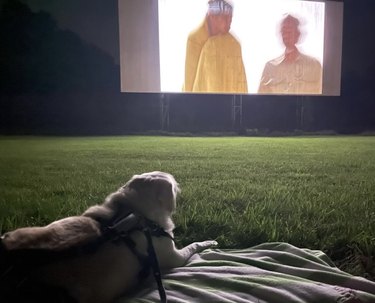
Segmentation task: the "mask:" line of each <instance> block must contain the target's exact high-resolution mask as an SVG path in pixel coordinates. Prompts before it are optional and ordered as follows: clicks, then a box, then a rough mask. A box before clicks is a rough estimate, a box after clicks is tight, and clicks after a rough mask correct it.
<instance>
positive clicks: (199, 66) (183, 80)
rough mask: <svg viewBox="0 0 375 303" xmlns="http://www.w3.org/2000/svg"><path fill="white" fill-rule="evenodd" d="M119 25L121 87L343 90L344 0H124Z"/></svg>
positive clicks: (315, 92) (265, 91)
mask: <svg viewBox="0 0 375 303" xmlns="http://www.w3.org/2000/svg"><path fill="white" fill-rule="evenodd" d="M211 1H212V0H211ZM221 2H225V3H224V4H225V5H226V4H228V5H229V6H220V5H221V4H220V3H221ZM215 5H216V6H215ZM217 5H219V6H217ZM222 7H227V8H228V9H221V8H222ZM220 22H221V23H220ZM223 23H225V24H226V26H227V27H229V28H230V30H229V32H227V31H225V30H223V31H221V32H220V24H223ZM119 27H120V28H119V33H120V65H121V91H122V92H142V93H144V92H156V93H157V92H162V93H220V94H270V95H279V94H280V95H324V96H338V95H340V84H341V83H340V82H341V53H342V27H343V3H342V2H338V1H301V0H252V1H249V0H227V1H223V0H214V1H212V2H210V4H208V1H207V0H189V1H186V0H158V1H156V0H119Z"/></svg>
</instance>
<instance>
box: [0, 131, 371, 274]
mask: <svg viewBox="0 0 375 303" xmlns="http://www.w3.org/2000/svg"><path fill="white" fill-rule="evenodd" d="M153 170H161V171H166V172H170V173H171V174H173V175H174V176H175V178H176V179H177V181H178V182H179V183H180V186H181V189H182V192H181V195H180V196H179V198H178V201H177V213H176V215H175V223H176V226H177V228H176V240H177V243H178V244H179V245H184V244H187V243H189V242H191V241H198V240H205V239H216V240H217V241H218V242H219V245H220V248H245V247H249V246H252V245H255V244H258V243H262V242H266V241H283V242H289V243H291V244H293V245H296V246H299V247H308V248H311V249H321V250H323V251H325V252H326V253H328V254H329V256H331V258H333V259H334V260H335V261H336V263H337V264H338V266H339V267H340V268H342V269H344V270H346V271H348V272H350V273H354V274H360V275H364V276H366V277H369V278H373V277H374V276H373V275H374V261H375V257H374V256H375V137H287V138H249V137H209V138H201V137H194V138H191V137H152V136H144V137H142V136H139V137H137V136H128V137H95V138H94V137H89V138H78V137H77V138H71V137H69V138H65V137H64V138H54V137H0V231H1V232H2V233H4V232H6V231H9V230H12V229H15V228H18V227H21V226H30V225H32V226H36V225H44V224H47V223H49V222H51V221H53V220H56V219H59V218H62V217H65V216H70V215H76V214H80V213H81V212H82V211H83V210H84V209H86V208H87V207H88V206H89V205H93V204H96V203H101V202H102V201H103V200H104V198H105V197H106V196H107V195H108V194H109V193H111V192H113V191H115V190H117V188H118V187H120V186H121V185H122V184H124V183H125V182H126V181H128V180H129V179H130V178H131V176H132V175H134V174H139V173H143V172H147V171H153Z"/></svg>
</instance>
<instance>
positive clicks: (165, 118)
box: [160, 94, 170, 130]
mask: <svg viewBox="0 0 375 303" xmlns="http://www.w3.org/2000/svg"><path fill="white" fill-rule="evenodd" d="M169 101H170V100H169V95H168V94H161V95H160V129H161V130H168V129H169V103H170V102H169Z"/></svg>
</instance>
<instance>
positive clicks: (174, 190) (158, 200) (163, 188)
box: [120, 171, 180, 219]
mask: <svg viewBox="0 0 375 303" xmlns="http://www.w3.org/2000/svg"><path fill="white" fill-rule="evenodd" d="M120 191H124V192H125V193H127V196H128V197H129V198H130V200H132V205H133V207H134V208H135V210H137V211H139V212H140V213H141V214H143V215H144V216H146V217H148V216H150V215H151V216H152V214H159V215H161V214H167V215H168V216H170V215H172V213H173V212H174V211H175V210H176V197H177V194H178V193H179V192H180V189H179V186H178V183H177V182H176V180H175V178H174V177H173V176H172V175H171V174H168V173H165V172H160V171H154V172H149V173H144V174H141V175H134V176H133V177H132V178H131V179H130V180H129V181H128V182H127V183H126V184H125V185H124V186H123V187H122V188H121V189H120ZM150 219H151V218H150Z"/></svg>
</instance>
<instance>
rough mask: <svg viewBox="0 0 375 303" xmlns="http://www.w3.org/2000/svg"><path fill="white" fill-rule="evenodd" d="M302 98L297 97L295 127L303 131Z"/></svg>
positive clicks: (303, 98)
mask: <svg viewBox="0 0 375 303" xmlns="http://www.w3.org/2000/svg"><path fill="white" fill-rule="evenodd" d="M304 100H305V97H304V96H300V97H298V101H297V109H296V120H297V127H298V129H300V130H303V129H304V127H305V106H304Z"/></svg>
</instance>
